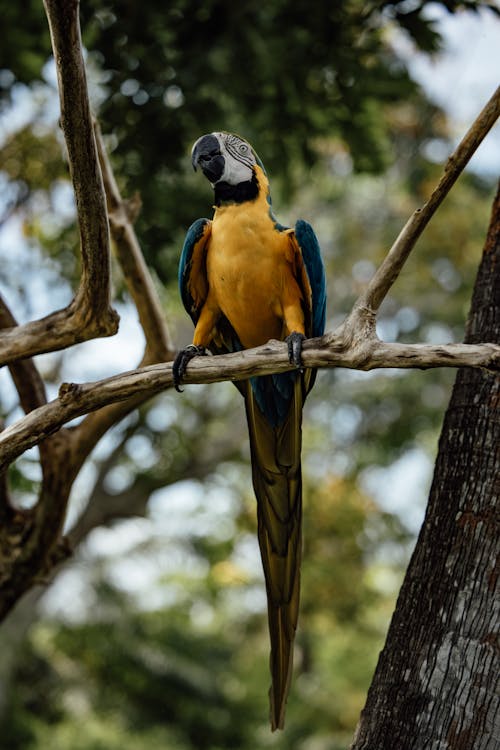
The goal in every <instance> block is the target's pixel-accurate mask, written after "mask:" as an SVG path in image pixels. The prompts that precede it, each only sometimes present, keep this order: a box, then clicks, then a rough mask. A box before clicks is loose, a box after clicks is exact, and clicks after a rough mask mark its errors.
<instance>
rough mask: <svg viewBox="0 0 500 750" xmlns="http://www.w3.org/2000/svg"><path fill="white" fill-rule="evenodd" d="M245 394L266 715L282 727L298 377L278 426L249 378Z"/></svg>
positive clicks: (295, 517)
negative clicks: (266, 661)
mask: <svg viewBox="0 0 500 750" xmlns="http://www.w3.org/2000/svg"><path fill="white" fill-rule="evenodd" d="M244 395H245V404H246V412H247V420H248V427H249V432H250V449H251V457H252V479H253V486H254V490H255V495H256V497H257V517H258V536H259V546H260V552H261V556H262V564H263V567H264V575H265V579H266V590H267V607H268V619H269V635H270V640H271V656H270V669H271V676H272V684H271V688H270V691H269V698H270V720H271V728H272V730H273V731H274V730H275V729H283V727H284V721H285V707H286V700H287V696H288V691H289V689H290V682H291V678H292V667H293V643H294V639H295V631H296V628H297V620H298V616H299V596H300V562H301V546H302V533H301V526H302V477H301V465H300V452H301V442H302V438H301V423H302V405H303V400H304V390H303V381H302V378H301V377H297V379H296V382H295V384H294V391H293V396H292V399H291V401H290V406H289V410H288V413H287V417H286V419H285V421H284V422H283V424H280V425H279V426H278V427H273V426H272V425H271V424H270V423H269V421H268V420H267V419H266V418H265V417H264V416H263V414H262V412H261V411H260V409H259V407H258V406H257V404H256V401H255V397H254V394H253V392H252V388H251V386H250V384H248V388H247V390H246V393H245V394H244Z"/></svg>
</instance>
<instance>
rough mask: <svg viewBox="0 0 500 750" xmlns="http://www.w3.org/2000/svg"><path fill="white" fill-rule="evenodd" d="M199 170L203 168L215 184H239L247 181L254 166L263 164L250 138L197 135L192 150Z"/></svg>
mask: <svg viewBox="0 0 500 750" xmlns="http://www.w3.org/2000/svg"><path fill="white" fill-rule="evenodd" d="M191 160H192V162H193V167H194V169H195V171H196V169H197V168H198V167H200V169H201V171H202V172H203V174H204V175H205V177H206V178H207V179H208V180H209V181H210V183H211V184H212V187H215V186H216V185H217V184H219V183H226V184H227V185H231V186H236V185H239V184H240V183H242V182H248V181H250V180H251V179H252V176H253V167H255V166H256V165H257V164H260V162H259V160H258V157H257V155H256V153H255V152H254V150H253V148H252V147H251V145H250V144H249V143H247V141H245V140H244V139H243V138H240V136H238V135H233V134H232V133H209V134H208V135H202V136H201V138H198V140H197V141H196V143H195V144H194V146H193V150H192V152H191Z"/></svg>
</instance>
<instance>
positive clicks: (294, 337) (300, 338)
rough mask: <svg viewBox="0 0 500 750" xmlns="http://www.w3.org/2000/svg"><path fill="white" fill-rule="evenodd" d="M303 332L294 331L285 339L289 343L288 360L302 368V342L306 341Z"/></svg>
mask: <svg viewBox="0 0 500 750" xmlns="http://www.w3.org/2000/svg"><path fill="white" fill-rule="evenodd" d="M305 338H306V337H305V336H304V334H303V333H298V332H297V331H292V333H291V334H290V335H289V336H287V337H286V339H285V341H286V343H287V344H288V361H289V362H290V364H291V365H295V367H298V368H301V367H302V366H303V365H302V344H303V343H304V341H305Z"/></svg>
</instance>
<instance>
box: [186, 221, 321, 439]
mask: <svg viewBox="0 0 500 750" xmlns="http://www.w3.org/2000/svg"><path fill="white" fill-rule="evenodd" d="M209 224H211V222H210V221H209V219H198V220H197V221H195V222H194V223H193V224H191V226H190V227H189V229H188V232H187V234H186V239H185V240H184V245H183V248H182V253H181V259H180V263H179V276H178V280H179V290H180V294H181V298H182V302H183V305H184V307H185V309H186V312H187V313H188V314H189V315H190V317H191V319H192V321H193V323H194V324H195V325H196V323H197V321H198V318H199V315H200V309H199V308H198V307H197V306H196V304H195V301H194V299H193V296H192V294H191V292H190V280H191V272H192V266H193V254H194V252H195V249H196V247H197V245H198V243H199V242H200V241H202V240H203V237H204V235H205V233H206V230H207V225H209ZM280 229H281V227H279V228H278V230H280ZM295 238H296V240H297V243H298V245H299V247H300V251H301V253H302V259H303V262H304V266H305V269H306V272H307V276H308V279H309V283H310V285H311V292H312V310H311V313H312V316H311V317H312V335H313V336H322V335H323V333H324V331H325V317H326V282H325V270H324V267H323V262H322V260H321V252H320V248H319V243H318V240H317V238H316V235H315V234H314V231H313V229H312V227H311V225H310V224H308V223H307V222H306V221H303V220H299V221H297V223H296V225H295ZM231 333H232V334H233V335H232V336H231V337H230V338H231V339H233V338H234V341H233V344H232V346H230V347H229V348H230V349H232V350H233V351H234V350H238V349H240V348H241V344H240V343H239V341H238V340H237V337H236V336H235V334H234V332H231ZM216 353H222V351H220V352H219V351H217V352H216ZM297 377H298V373H297V372H287V373H281V374H277V375H265V376H261V377H258V378H251V384H252V390H253V392H254V395H255V400H256V401H257V404H258V406H259V409H260V411H261V412H262V413H263V414H264V415H265V416H266V419H267V421H268V422H269V423H270V424H271V425H272V426H273V427H279V426H280V425H282V424H283V423H284V421H285V419H286V417H287V414H288V410H289V406H290V401H291V399H292V395H293V390H294V383H295V381H296V379H297ZM312 382H313V381H311V384H310V385H311V386H312Z"/></svg>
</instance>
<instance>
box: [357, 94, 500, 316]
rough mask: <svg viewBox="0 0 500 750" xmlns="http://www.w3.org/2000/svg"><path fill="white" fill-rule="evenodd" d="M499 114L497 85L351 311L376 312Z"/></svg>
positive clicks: (499, 95)
mask: <svg viewBox="0 0 500 750" xmlns="http://www.w3.org/2000/svg"><path fill="white" fill-rule="evenodd" d="M499 115H500V87H499V88H497V90H496V91H495V92H494V94H493V96H492V97H491V98H490V100H489V101H488V103H487V104H486V105H485V106H484V108H483V110H482V111H481V112H480V114H479V115H478V116H477V117H476V119H475V120H474V122H473V124H472V125H471V127H470V128H469V130H468V131H467V133H466V134H465V136H464V137H463V139H462V140H461V142H460V143H459V145H458V146H457V148H456V149H455V151H454V152H453V153H452V155H451V156H450V157H449V159H448V161H447V162H446V164H445V167H444V173H443V175H442V177H441V179H440V180H439V183H438V185H437V186H436V188H435V189H434V191H433V192H432V195H431V196H430V198H429V200H428V201H427V202H426V203H425V204H424V205H423V206H422V208H419V209H417V210H416V211H415V212H414V214H413V215H412V216H411V217H410V219H409V220H408V221H407V223H406V224H405V226H404V227H403V229H402V231H401V233H400V234H399V237H398V238H397V239H396V241H395V242H394V244H393V246H392V247H391V249H390V250H389V253H388V254H387V256H386V258H385V260H384V261H383V262H382V264H381V266H380V267H379V268H378V270H377V271H376V273H375V275H374V276H373V278H372V280H371V281H370V283H369V284H368V287H367V289H366V291H364V292H363V293H362V294H361V295H360V297H359V299H358V300H357V302H356V304H355V305H354V309H353V312H354V313H356V311H357V310H359V309H360V308H364V309H366V310H369V311H372V312H373V313H376V312H377V310H378V309H379V307H380V305H381V303H382V301H383V300H384V298H385V296H386V295H387V293H388V291H389V289H390V288H391V286H392V285H393V284H394V282H395V281H396V279H397V278H398V276H399V274H400V272H401V269H402V268H403V265H404V264H405V262H406V260H407V258H408V256H409V255H410V253H411V251H412V250H413V248H414V246H415V243H416V242H417V240H418V238H419V237H420V235H421V234H422V232H423V230H424V229H425V227H426V226H427V224H428V223H429V221H430V219H431V218H432V216H433V215H434V213H435V211H436V209H437V208H438V207H439V206H440V205H441V203H442V202H443V200H444V198H445V197H446V196H447V195H448V193H449V192H450V189H451V188H452V186H453V185H454V183H455V182H456V180H457V178H458V177H459V176H460V174H461V173H462V171H463V170H464V168H465V166H466V165H467V163H468V162H469V160H470V159H471V157H472V155H473V154H474V152H475V151H476V149H477V148H478V146H479V144H480V143H481V142H482V141H483V139H484V138H485V136H486V135H487V134H488V132H489V131H490V130H491V128H492V127H493V125H494V124H495V122H496V120H497V119H498V116H499Z"/></svg>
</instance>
